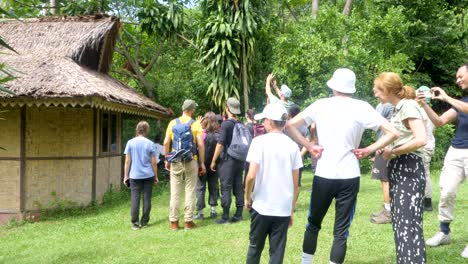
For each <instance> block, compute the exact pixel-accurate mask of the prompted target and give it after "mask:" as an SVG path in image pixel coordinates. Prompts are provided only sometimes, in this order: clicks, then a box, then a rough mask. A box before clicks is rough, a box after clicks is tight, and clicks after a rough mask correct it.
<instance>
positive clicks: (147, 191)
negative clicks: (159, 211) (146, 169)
mask: <svg viewBox="0 0 468 264" xmlns="http://www.w3.org/2000/svg"><path fill="white" fill-rule="evenodd" d="M153 182H154V177H151V178H148V179H144V180H143V214H142V216H141V221H140V223H141V226H147V225H148V222H149V220H150V212H151V195H152V194H153Z"/></svg>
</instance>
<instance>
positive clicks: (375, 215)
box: [370, 206, 386, 218]
mask: <svg viewBox="0 0 468 264" xmlns="http://www.w3.org/2000/svg"><path fill="white" fill-rule="evenodd" d="M385 211H386V209H385V207H384V206H383V207H382V210H380V211H378V212H377V213H372V214H371V215H370V217H371V218H373V217H377V216H379V215H381V214H383V213H384V212H385Z"/></svg>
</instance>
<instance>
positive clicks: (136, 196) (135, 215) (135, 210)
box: [130, 179, 143, 229]
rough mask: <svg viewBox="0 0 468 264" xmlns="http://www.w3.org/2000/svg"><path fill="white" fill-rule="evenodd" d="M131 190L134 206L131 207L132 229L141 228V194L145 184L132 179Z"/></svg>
mask: <svg viewBox="0 0 468 264" xmlns="http://www.w3.org/2000/svg"><path fill="white" fill-rule="evenodd" d="M130 190H131V192H132V206H131V212H130V214H131V217H132V218H131V221H132V228H133V229H136V228H139V226H140V222H139V218H140V216H139V215H140V193H141V191H142V190H143V184H142V181H141V180H134V179H130Z"/></svg>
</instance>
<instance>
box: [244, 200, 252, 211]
mask: <svg viewBox="0 0 468 264" xmlns="http://www.w3.org/2000/svg"><path fill="white" fill-rule="evenodd" d="M244 207H245V208H246V209H247V210H250V209H252V198H247V197H244Z"/></svg>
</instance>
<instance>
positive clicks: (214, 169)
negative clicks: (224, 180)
mask: <svg viewBox="0 0 468 264" xmlns="http://www.w3.org/2000/svg"><path fill="white" fill-rule="evenodd" d="M203 166H205V165H203ZM210 169H211V170H212V171H216V161H212V162H211V165H210Z"/></svg>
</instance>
